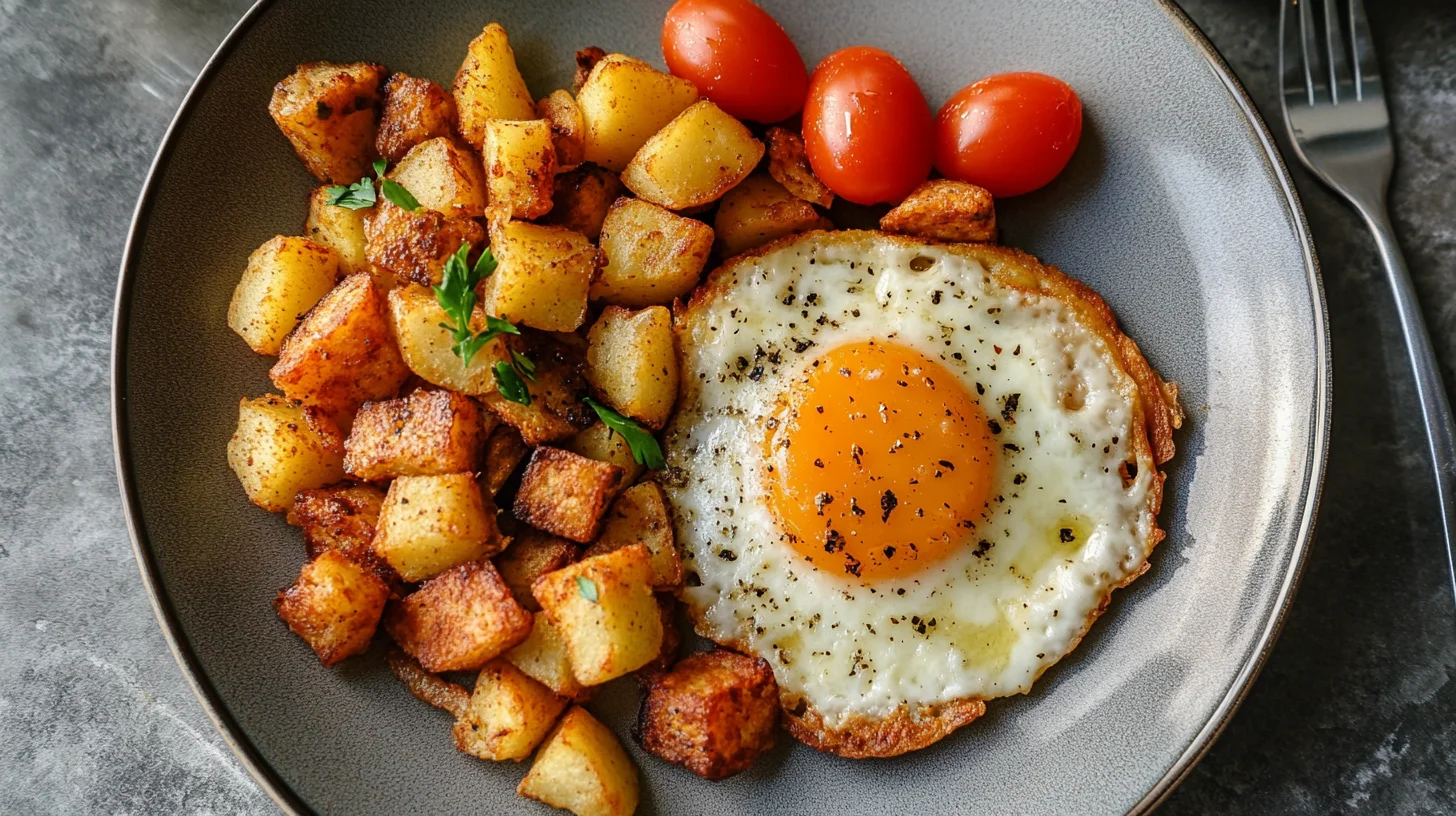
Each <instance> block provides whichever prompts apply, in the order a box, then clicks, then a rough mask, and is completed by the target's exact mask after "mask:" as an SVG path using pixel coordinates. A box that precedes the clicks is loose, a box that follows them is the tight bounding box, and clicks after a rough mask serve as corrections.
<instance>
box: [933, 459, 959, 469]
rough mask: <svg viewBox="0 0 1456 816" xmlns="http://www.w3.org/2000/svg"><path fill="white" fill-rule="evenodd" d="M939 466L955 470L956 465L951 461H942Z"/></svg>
mask: <svg viewBox="0 0 1456 816" xmlns="http://www.w3.org/2000/svg"><path fill="white" fill-rule="evenodd" d="M937 464H939V465H940V466H941V467H943V468H945V469H946V470H955V464H954V463H953V462H951V461H950V460H949V459H942V460H940V461H939V462H938V463H937Z"/></svg>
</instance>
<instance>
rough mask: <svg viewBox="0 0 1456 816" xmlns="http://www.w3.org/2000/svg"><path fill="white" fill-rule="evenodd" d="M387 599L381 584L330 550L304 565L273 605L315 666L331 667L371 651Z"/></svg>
mask: <svg viewBox="0 0 1456 816" xmlns="http://www.w3.org/2000/svg"><path fill="white" fill-rule="evenodd" d="M387 600H389V587H388V586H386V585H385V583H384V580H383V579H381V578H380V577H379V576H378V575H375V574H374V573H373V572H370V571H369V570H368V569H366V568H365V567H362V566H360V565H358V564H356V563H354V562H353V561H351V560H349V557H348V556H346V555H344V554H343V553H342V552H339V551H338V550H329V551H327V552H325V553H323V554H322V555H320V556H319V557H318V558H315V559H314V560H312V561H310V562H308V563H307V564H304V565H303V570H302V571H301V572H300V573H299V574H298V580H297V581H294V582H293V586H290V587H289V588H287V589H285V590H283V591H282V592H279V593H278V598H277V599H276V600H274V602H273V606H274V607H275V608H277V610H278V617H280V618H282V619H283V621H284V622H285V623H287V624H288V628H290V629H292V630H293V632H294V634H296V635H298V636H299V637H301V638H303V640H304V642H305V643H307V644H308V645H309V647H311V648H312V649H313V650H314V652H315V653H317V654H318V658H319V662H320V663H322V664H324V665H325V666H332V665H334V664H335V663H338V662H339V661H340V660H343V659H344V658H346V657H353V656H354V655H356V654H361V653H363V652H364V650H366V649H368V648H369V641H371V640H373V639H374V630H375V629H376V628H378V626H379V616H380V615H382V614H384V602H385V601H387Z"/></svg>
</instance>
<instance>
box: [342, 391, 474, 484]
mask: <svg viewBox="0 0 1456 816" xmlns="http://www.w3.org/2000/svg"><path fill="white" fill-rule="evenodd" d="M482 430H483V426H482V425H481V420H480V406H479V405H477V404H476V403H475V400H472V399H471V398H469V397H466V396H462V395H460V394H456V393H455V392H453V391H423V390H421V391H415V392H414V393H412V394H410V395H409V396H407V397H402V398H400V399H392V400H385V401H383V402H369V403H365V404H364V407H363V408H360V409H359V413H358V414H357V415H356V416H355V417H354V427H353V428H352V429H351V430H350V431H349V438H348V439H347V440H345V441H344V470H345V471H346V472H347V473H348V474H349V475H350V476H353V477H354V478H356V479H363V480H365V481H380V480H383V479H392V478H394V477H396V476H433V475H436V474H442V473H465V472H467V471H474V470H475V469H476V466H477V465H478V464H479V463H480V453H481V448H482V446H483V445H484V443H485V437H484V434H483V433H482Z"/></svg>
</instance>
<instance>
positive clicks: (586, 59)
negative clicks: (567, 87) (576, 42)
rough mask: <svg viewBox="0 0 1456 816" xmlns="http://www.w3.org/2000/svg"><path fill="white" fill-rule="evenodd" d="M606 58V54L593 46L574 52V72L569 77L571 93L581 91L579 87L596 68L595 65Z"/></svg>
mask: <svg viewBox="0 0 1456 816" xmlns="http://www.w3.org/2000/svg"><path fill="white" fill-rule="evenodd" d="M606 56H607V52H606V51H603V50H602V49H601V48H598V47H597V46H595V45H588V46H587V47H586V48H583V49H581V50H580V51H577V52H576V71H575V73H574V74H573V75H572V77H571V92H572V93H577V92H578V91H580V90H581V86H583V85H585V84H586V80H587V77H589V76H591V72H592V69H593V68H595V67H597V63H599V62H601V61H602V59H603V58H605V57H606Z"/></svg>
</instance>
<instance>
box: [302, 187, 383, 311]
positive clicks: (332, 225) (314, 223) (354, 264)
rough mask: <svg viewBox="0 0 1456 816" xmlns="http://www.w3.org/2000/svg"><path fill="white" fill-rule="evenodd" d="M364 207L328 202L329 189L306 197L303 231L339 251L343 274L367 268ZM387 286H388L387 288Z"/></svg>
mask: <svg viewBox="0 0 1456 816" xmlns="http://www.w3.org/2000/svg"><path fill="white" fill-rule="evenodd" d="M364 213H365V211H364V210H351V209H349V208H348V207H338V206H335V205H333V204H330V203H329V188H327V187H320V188H318V189H317V190H314V191H313V195H311V196H309V197H308V220H307V221H305V222H304V225H303V232H304V235H305V236H307V237H308V239H309V240H310V241H314V242H315V243H319V244H323V245H324V246H326V247H328V248H329V249H332V250H333V251H334V252H336V253H338V256H339V271H340V273H342V275H356V274H358V273H360V272H368V271H369V270H370V267H369V262H368V261H367V260H366V259H365V258H364ZM386 288H387V287H386Z"/></svg>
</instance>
